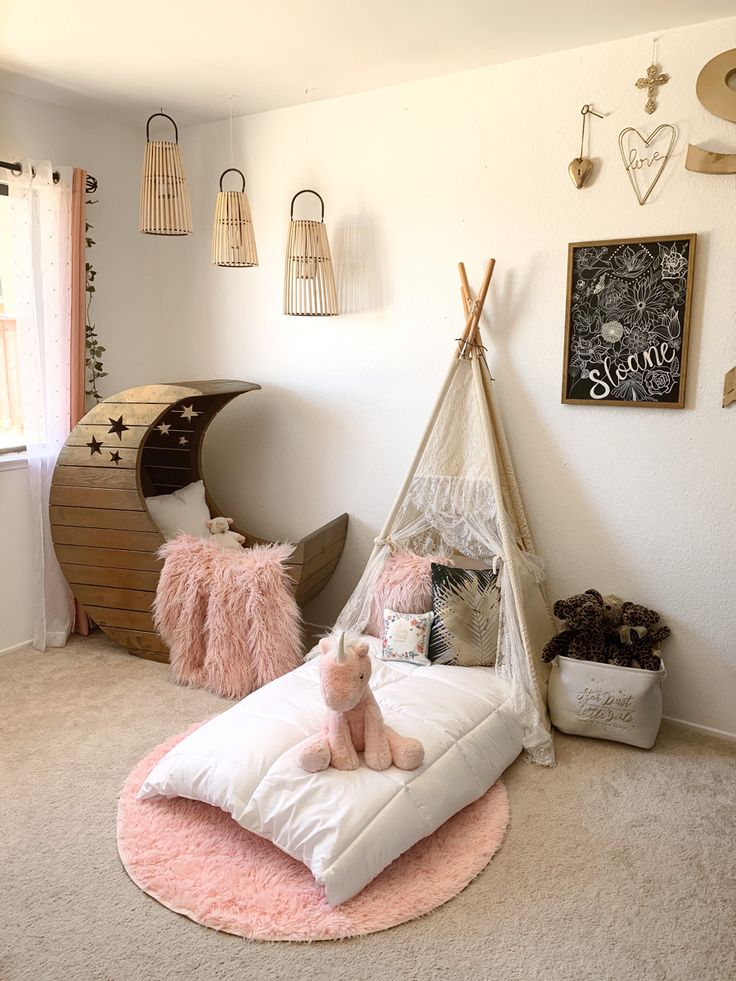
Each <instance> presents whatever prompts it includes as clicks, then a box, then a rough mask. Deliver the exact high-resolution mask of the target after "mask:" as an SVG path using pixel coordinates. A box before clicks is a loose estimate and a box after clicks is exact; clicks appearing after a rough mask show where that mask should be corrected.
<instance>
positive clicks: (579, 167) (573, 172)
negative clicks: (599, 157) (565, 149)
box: [567, 157, 593, 190]
mask: <svg viewBox="0 0 736 981" xmlns="http://www.w3.org/2000/svg"><path fill="white" fill-rule="evenodd" d="M567 172H568V174H569V175H570V180H571V181H572V182H573V184H574V185H575V187H577V189H578V190H580V188H581V187H582V186H583V184H584V183H585V182H586V181H587V179H588V178H589V177H590V175H591V174H592V173H593V161H592V160H589V159H588V158H587V157H575V159H574V160H571V161H570V166H569V167H568V168H567Z"/></svg>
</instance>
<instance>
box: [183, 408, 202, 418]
mask: <svg viewBox="0 0 736 981" xmlns="http://www.w3.org/2000/svg"><path fill="white" fill-rule="evenodd" d="M201 414H202V413H201V412H195V411H194V405H193V404H192V405H185V406H184V408H183V409H182V410H181V417H182V419H186V420H187V422H191V421H192V419H194V418H195V416H199V415H201Z"/></svg>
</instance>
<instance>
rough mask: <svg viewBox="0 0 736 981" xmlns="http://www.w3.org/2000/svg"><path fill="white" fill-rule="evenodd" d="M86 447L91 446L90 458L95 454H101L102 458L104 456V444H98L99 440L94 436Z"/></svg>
mask: <svg viewBox="0 0 736 981" xmlns="http://www.w3.org/2000/svg"><path fill="white" fill-rule="evenodd" d="M84 445H85V446H89V448H90V449H89V455H90V456H94V454H95V453H99V454H100V456H102V449H101V447H102V446H103V445H104V444H103V443H101V442H98V441H97V440H96V439H95V438H94V436H93V437H92V439H91V440H90V441H89V443H85V444H84Z"/></svg>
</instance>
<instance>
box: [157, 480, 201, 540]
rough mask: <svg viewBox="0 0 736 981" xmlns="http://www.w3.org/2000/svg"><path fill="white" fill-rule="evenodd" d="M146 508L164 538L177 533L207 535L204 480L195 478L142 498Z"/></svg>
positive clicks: (198, 536) (174, 536)
mask: <svg viewBox="0 0 736 981" xmlns="http://www.w3.org/2000/svg"><path fill="white" fill-rule="evenodd" d="M146 507H147V508H148V510H149V511H150V513H151V517H152V518H153V520H154V521H155V522H156V524H157V525H158V527H159V528H160V529H161V534H162V535H163V536H164V538H166V539H170V538H176V536H177V535H181V534H184V535H196V537H197V538H209V536H210V530H209V528H208V527H207V522H208V521H209V520H210V510H209V508H208V507H207V501H206V500H205V492H204V483H203V482H202V481H201V480H197V481H195V482H194V483H193V484H188V485H187V486H186V487H182V488H181V490H177V491H174V493H173V494H158V495H157V496H156V497H147V498H146Z"/></svg>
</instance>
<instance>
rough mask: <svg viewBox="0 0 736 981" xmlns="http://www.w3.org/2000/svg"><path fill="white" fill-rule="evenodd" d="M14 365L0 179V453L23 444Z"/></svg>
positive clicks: (5, 220) (7, 231) (3, 191)
mask: <svg viewBox="0 0 736 981" xmlns="http://www.w3.org/2000/svg"><path fill="white" fill-rule="evenodd" d="M23 443H24V436H23V414H22V408H21V387H20V373H19V366H18V331H17V325H16V322H15V317H14V315H13V296H12V288H11V282H10V214H9V209H8V187H7V184H2V183H0V454H3V453H13V452H16V453H17V452H18V451H20V450H23V449H24V448H25V447H24V445H23Z"/></svg>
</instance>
